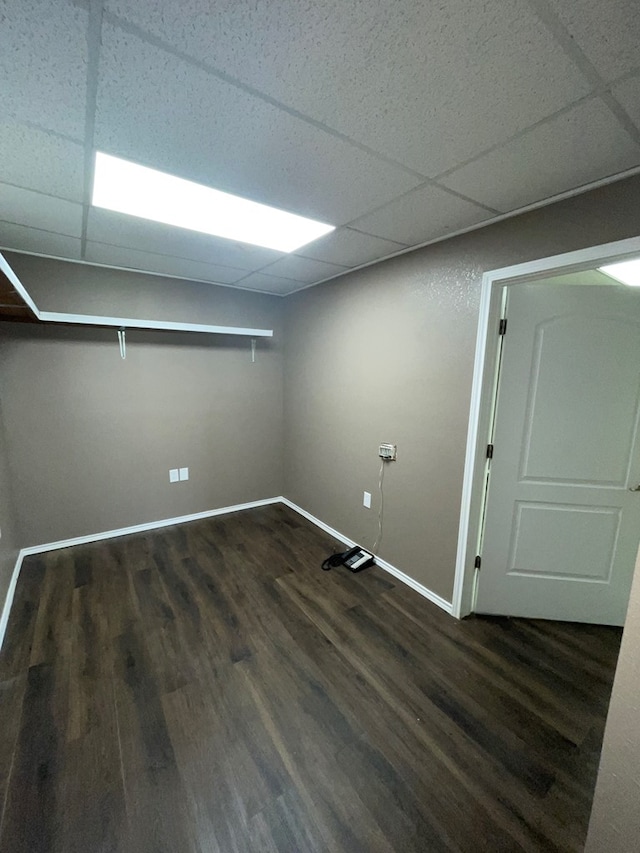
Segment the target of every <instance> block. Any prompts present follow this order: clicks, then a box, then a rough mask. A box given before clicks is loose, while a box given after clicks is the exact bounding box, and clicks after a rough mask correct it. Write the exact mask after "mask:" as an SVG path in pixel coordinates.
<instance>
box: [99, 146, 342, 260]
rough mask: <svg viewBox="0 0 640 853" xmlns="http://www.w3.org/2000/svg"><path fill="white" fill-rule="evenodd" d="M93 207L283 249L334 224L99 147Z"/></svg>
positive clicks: (288, 249)
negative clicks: (207, 185) (184, 176)
mask: <svg viewBox="0 0 640 853" xmlns="http://www.w3.org/2000/svg"><path fill="white" fill-rule="evenodd" d="M92 203H93V205H95V207H103V208H106V210H114V211H116V212H117V213H127V214H129V215H130V216H139V217H141V218H142V219H151V220H153V221H154V222H162V223H164V224H165V225H175V226H177V227H178V228H188V229H190V230H192V231H200V232H201V233H203V234H212V235H213V236H215V237H225V238H226V239H227V240H238V241H239V242H241V243H251V244H253V245H254V246H263V247H265V248H267V249H276V250H277V251H279V252H294V251H295V250H296V249H299V248H300V247H301V246H304V245H306V244H307V243H310V242H311V241H312V240H316V239H317V238H318V237H322V236H323V235H324V234H328V233H329V232H330V231H333V230H335V226H333V225H326V224H325V223H323V222H316V221H315V220H313V219H306V218H305V217H304V216H297V215H296V214H295V213H287V212H286V211H285V210H278V209H277V208H275V207H269V206H268V205H266V204H259V203H258V202H255V201H249V200H248V199H246V198H240V196H237V195H230V194H229V193H225V192H221V191H220V190H214V189H212V188H211V187H206V186H204V185H203V184H196V183H194V182H193V181H185V180H184V179H183V178H176V177H175V176H174V175H168V174H167V173H166V172H158V171H156V170H155V169H149V168H147V167H146V166H138V165H137V163H131V162H129V161H128V160H121V159H120V158H119V157H112V156H111V155H109V154H103V153H102V152H100V151H98V152H96V167H95V174H94V181H93V198H92Z"/></svg>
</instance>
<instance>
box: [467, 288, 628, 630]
mask: <svg viewBox="0 0 640 853" xmlns="http://www.w3.org/2000/svg"><path fill="white" fill-rule="evenodd" d="M639 414H640V291H639V290H634V289H633V288H628V287H624V286H622V285H621V286H619V287H618V286H612V287H606V286H605V287H600V286H567V285H565V286H557V285H556V286H554V285H545V284H518V285H513V286H511V287H510V288H509V294H508V309H507V328H506V334H505V337H504V342H503V361H502V368H501V374H500V383H499V390H498V399H497V408H496V420H495V428H494V433H493V445H494V449H493V458H492V460H491V462H490V469H489V471H490V474H489V491H488V497H487V504H486V511H485V526H484V536H483V543H482V549H481V550H482V554H481V557H482V562H481V569H480V572H479V579H478V591H477V599H476V612H478V613H495V614H504V615H510V616H528V617H532V618H541V619H560V620H570V621H576V622H596V623H600V624H606V625H622V624H623V623H624V618H625V614H626V608H627V602H628V598H629V591H630V587H631V578H632V575H633V566H634V557H635V554H636V551H637V548H638V541H639V540H640V491H632V489H634V488H635V487H636V486H638V484H640V435H639V429H638V420H639Z"/></svg>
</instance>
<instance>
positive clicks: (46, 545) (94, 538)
mask: <svg viewBox="0 0 640 853" xmlns="http://www.w3.org/2000/svg"><path fill="white" fill-rule="evenodd" d="M277 503H282V504H285V506H288V507H289V508H290V509H292V510H295V512H297V513H299V514H300V515H302V516H304V518H306V519H307V520H308V521H310V522H311V523H312V524H315V525H316V527H319V528H320V529H321V530H324V531H325V533H328V534H329V535H330V536H333V538H334V539H337V540H338V541H339V542H344V544H345V545H348V546H349V547H351V548H352V547H353V546H354V545H355V544H356V543H355V542H354V541H353V540H352V539H349V538H348V537H347V536H344V534H342V533H340V532H339V531H337V530H335V529H334V528H333V527H329V525H328V524H325V523H324V522H323V521H320V519H319V518H316V517H315V516H314V515H311V513H309V512H307V511H306V510H304V509H302V508H301V507H299V506H298V505H297V504H294V503H293V502H292V501H290V500H289V499H288V498H285V497H282V496H278V497H274V498H264V499H263V500H259V501H249V502H247V503H243V504H235V505H233V506H223V507H219V508H218V509H209V510H205V511H204V512H194V513H191V514H190V515H180V516H176V517H175V518H163V519H160V520H159V521H149V522H146V523H145V524H133V525H131V526H130V527H120V528H117V529H115V530H104V531H103V532H102V533H88V534H87V535H85V536H74V537H73V538H71V539H59V540H57V541H56V542H43V543H42V544H41V545H30V546H28V547H27V548H22V549H21V550H20V552H19V553H18V557H17V559H16V564H15V566H14V569H13V573H12V575H11V580H10V582H9V588H8V590H7V595H6V597H5V601H4V604H3V607H2V613H1V614H0V649H2V643H3V642H4V635H5V632H6V629H7V624H8V622H9V613H10V611H11V607H12V605H13V597H14V595H15V591H16V586H17V583H18V577H19V576H20V569H21V568H22V561H23V560H24V558H25V557H28V556H31V555H32V554H44V553H46V552H47V551H57V550H60V549H61V548H71V547H73V546H74V545H88V544H90V543H92V542H100V541H102V540H103V539H115V538H116V537H118V536H128V535H129V534H131V533H145V532H147V531H149V530H157V529H159V528H162V527H170V526H172V525H174V524H186V523H187V522H190V521H199V520H200V519H203V518H213V517H214V516H216V515H228V514H229V513H232V512H241V511H242V510H245V509H255V508H256V507H261V506H269V505H270V504H277ZM376 563H377V565H379V566H380V568H381V569H383V570H384V571H385V572H388V573H389V574H391V575H393V576H394V577H396V578H398V580H400V581H402V582H403V583H405V584H407V586H410V587H411V588H412V589H415V590H416V592H418V593H420V595H422V596H423V597H424V598H427V599H429V601H431V602H433V603H434V604H437V605H438V607H441V608H442V609H443V610H444V611H445V612H447V613H449V614H451V612H452V609H451V603H450V602H448V601H445V599H444V598H441V597H440V596H439V595H436V593H435V592H431V590H430V589H427V587H426V586H423V585H422V584H420V583H418V581H416V580H414V579H413V578H411V577H409V575H406V574H405V573H404V572H401V571H400V569H397V568H396V567H395V566H392V565H391V563H387V561H386V560H382V559H380V558H379V557H376Z"/></svg>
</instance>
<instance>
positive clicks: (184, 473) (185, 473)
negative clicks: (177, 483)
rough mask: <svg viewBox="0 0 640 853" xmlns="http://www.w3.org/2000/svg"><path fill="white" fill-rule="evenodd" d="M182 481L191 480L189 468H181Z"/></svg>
mask: <svg viewBox="0 0 640 853" xmlns="http://www.w3.org/2000/svg"><path fill="white" fill-rule="evenodd" d="M180 479H181V480H188V479H189V469H188V468H181V469H180Z"/></svg>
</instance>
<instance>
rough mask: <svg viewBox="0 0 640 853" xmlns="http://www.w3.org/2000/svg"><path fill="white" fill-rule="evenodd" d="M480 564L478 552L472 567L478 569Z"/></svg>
mask: <svg viewBox="0 0 640 853" xmlns="http://www.w3.org/2000/svg"><path fill="white" fill-rule="evenodd" d="M481 565H482V557H481V556H480V554H478V556H477V557H476V561H475V563H474V564H473V567H474V569H479V568H480V566H481Z"/></svg>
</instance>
